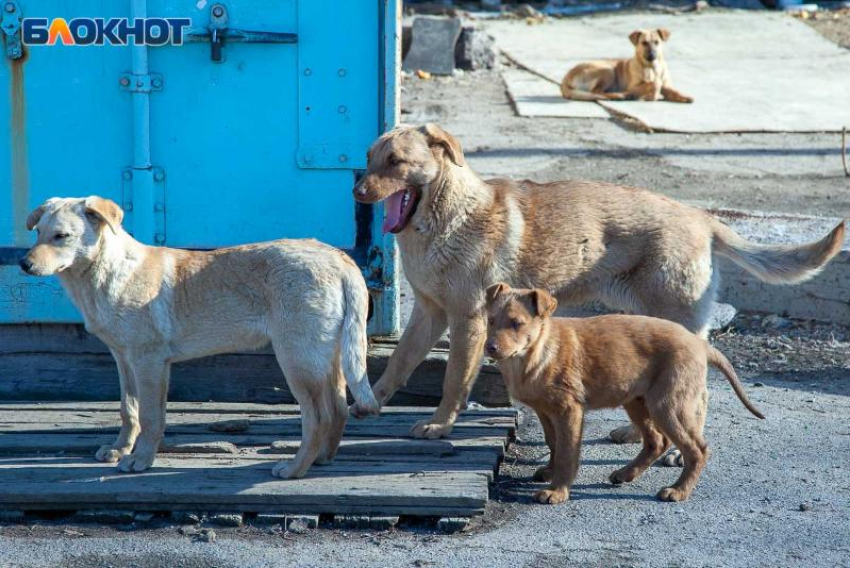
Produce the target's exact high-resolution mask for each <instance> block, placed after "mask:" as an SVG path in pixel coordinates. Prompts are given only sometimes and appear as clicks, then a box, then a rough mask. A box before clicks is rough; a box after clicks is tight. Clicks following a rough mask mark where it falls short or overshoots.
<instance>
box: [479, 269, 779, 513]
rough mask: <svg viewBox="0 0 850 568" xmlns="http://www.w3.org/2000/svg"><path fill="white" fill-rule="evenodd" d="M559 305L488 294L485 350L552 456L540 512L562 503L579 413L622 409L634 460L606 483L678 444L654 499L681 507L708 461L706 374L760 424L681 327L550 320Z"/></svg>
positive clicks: (628, 476)
mask: <svg viewBox="0 0 850 568" xmlns="http://www.w3.org/2000/svg"><path fill="white" fill-rule="evenodd" d="M557 305H558V303H557V301H556V300H555V299H554V298H553V297H552V296H551V295H550V294H549V293H548V292H546V291H545V290H512V289H511V288H510V287H509V286H508V285H507V284H495V285H493V286H491V287H490V288H488V289H487V314H488V329H487V342H486V344H485V350H486V352H487V355H489V356H490V357H493V358H494V359H496V360H497V361H498V362H499V369H500V370H501V372H502V377H503V378H504V379H505V384H506V385H507V387H508V391H509V392H510V394H511V396H512V397H513V398H514V399H516V400H518V401H520V402H522V403H524V404H527V405H528V406H530V407H531V408H532V409H534V411H535V412H536V413H537V416H538V417H539V418H540V423H541V424H542V426H543V432H544V435H545V438H546V445H547V446H549V452H550V453H549V464H548V465H546V466H544V467H542V468H540V469H539V470H537V472H536V473H535V474H534V478H535V479H536V480H538V481H548V482H550V486H549V488H548V489H544V490H542V491H538V492H537V494H535V496H534V498H535V499H536V500H537V501H539V502H540V503H563V502H564V501H566V500H567V499H569V496H570V486H571V485H572V483H573V481H574V480H575V477H576V472H577V471H578V465H579V454H580V451H581V434H582V428H583V424H584V413H585V411H586V410H594V409H597V408H615V407H618V406H623V407H624V408H625V409H626V412H627V413H628V415H629V418H631V420H632V423H633V424H634V425H635V426H637V428H638V429H639V430H640V433H641V436H642V437H643V449H642V450H641V452H640V454H638V456H637V457H636V458H635V459H634V460H632V461H631V463H629V464H628V465H627V466H625V467H623V468H622V469H618V470H617V471H615V472H614V473H612V474H611V476H610V477H609V479H610V480H611V483H613V484H615V485H619V484H621V483H628V482H630V481H633V480H635V479H637V478H638V477H639V476H640V475H641V474H642V473H643V472H644V471H646V469H647V468H648V467H649V466H651V465H652V464H653V463H654V462H655V460H657V459H658V458H659V457H660V456H661V455H662V454H663V453H664V452H665V451H667V448H668V447H669V446H670V443H671V442H672V443H674V444H676V446H677V447H678V448H679V450H680V451H681V452H682V456H683V458H684V462H685V468H684V470H683V471H682V474H681V476H680V477H679V479H678V480H677V481H676V483H674V484H673V485H672V486H671V487H665V488H664V489H662V490H661V491H659V493H658V498H659V499H661V500H662V501H684V500H685V499H687V498H688V497H689V496H690V494H691V492H692V491H693V489H694V486H695V485H696V483H697V481H698V480H699V476H700V473H701V472H702V469H703V467H705V463H706V460H707V459H708V455H709V451H708V445H707V444H706V443H705V440H704V439H703V427H704V426H705V417H706V411H707V408H708V390H707V389H706V373H707V371H708V368H707V365H711V366H712V367H715V368H717V369H719V370H720V371H721V372H722V373H723V374H724V375H725V376H726V379H727V380H728V381H729V384H731V385H732V389H733V390H734V391H735V394H736V395H738V398H739V399H740V400H741V402H742V403H743V404H744V406H745V407H746V408H747V410H749V411H750V412H752V413H753V414H754V415H755V416H757V417H759V418H764V416H763V415H762V414H761V412H759V411H758V410H757V409H756V408H755V407H754V406H753V405H752V403H751V402H750V401H749V399H748V398H747V395H746V394H744V391H743V388H742V387H741V383H740V381H739V380H738V377H737V376H736V375H735V370H734V369H733V368H732V365H731V364H730V363H729V361H728V360H727V359H726V357H724V356H723V354H722V353H721V352H720V351H718V350H717V349H715V348H714V347H712V346H711V345H709V344H708V342H707V341H706V340H704V339H701V338H699V337H697V336H696V335H693V334H692V333H690V332H688V330H686V329H685V328H684V327H682V326H681V325H679V324H677V323H673V322H670V321H665V320H661V319H657V318H648V317H643V316H620V315H611V316H599V317H594V318H586V319H576V318H553V317H551V316H552V314H553V313H554V312H555V308H556V307H557Z"/></svg>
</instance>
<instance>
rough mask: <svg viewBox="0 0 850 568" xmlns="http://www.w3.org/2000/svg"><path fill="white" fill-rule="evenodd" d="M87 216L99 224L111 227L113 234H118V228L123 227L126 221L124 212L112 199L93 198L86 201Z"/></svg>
mask: <svg viewBox="0 0 850 568" xmlns="http://www.w3.org/2000/svg"><path fill="white" fill-rule="evenodd" d="M85 206H86V216H87V217H89V218H90V219H95V220H96V221H97V222H103V223H106V224H107V225H109V228H110V229H112V232H113V233H118V229H117V227H119V226H120V225H121V221H122V220H123V219H124V211H123V210H122V209H121V208H120V207H119V206H118V204H117V203H115V202H114V201H112V200H111V199H104V198H102V197H97V196H94V195H93V196H91V197H87V198H86V201H85Z"/></svg>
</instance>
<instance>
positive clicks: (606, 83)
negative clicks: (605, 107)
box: [561, 28, 694, 103]
mask: <svg viewBox="0 0 850 568" xmlns="http://www.w3.org/2000/svg"><path fill="white" fill-rule="evenodd" d="M669 38H670V32H669V31H668V30H666V29H664V28H661V29H658V30H637V31H634V32H632V33H631V34H630V35H629V40H630V41H631V42H632V44H634V46H635V56H634V57H632V58H631V59H619V60H608V61H591V62H589V63H579V64H578V65H576V66H575V67H573V68H572V69H570V70H569V71H568V72H567V74H566V75H565V76H564V79H563V80H562V81H561V94H562V95H563V96H564V98H565V99H572V100H576V101H601V100H609V101H622V100H641V101H657V100H659V99H661V98H662V97H663V98H664V100H666V101H670V102H674V103H692V102H694V99H693V98H692V97H689V96H687V95H683V94H682V93H680V92H679V91H677V90H676V89H674V88H673V87H672V86H671V85H670V72H669V71H668V70H667V64H666V63H665V62H664V42H666V41H667V40H668V39H669Z"/></svg>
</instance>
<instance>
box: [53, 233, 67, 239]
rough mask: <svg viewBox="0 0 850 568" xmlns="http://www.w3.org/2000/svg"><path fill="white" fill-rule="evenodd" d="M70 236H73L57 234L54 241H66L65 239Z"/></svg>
mask: <svg viewBox="0 0 850 568" xmlns="http://www.w3.org/2000/svg"><path fill="white" fill-rule="evenodd" d="M70 236H71V235H69V234H68V233H56V234H55V235H53V240H54V241H64V240H65V239H67V238H68V237H70Z"/></svg>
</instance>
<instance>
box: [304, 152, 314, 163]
mask: <svg viewBox="0 0 850 568" xmlns="http://www.w3.org/2000/svg"><path fill="white" fill-rule="evenodd" d="M304 161H305V162H307V163H308V164H309V163H310V162H312V161H313V154H305V155H304Z"/></svg>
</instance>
